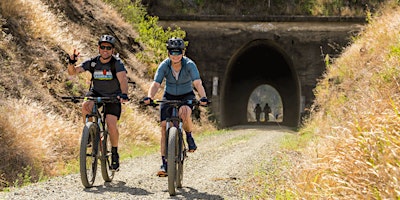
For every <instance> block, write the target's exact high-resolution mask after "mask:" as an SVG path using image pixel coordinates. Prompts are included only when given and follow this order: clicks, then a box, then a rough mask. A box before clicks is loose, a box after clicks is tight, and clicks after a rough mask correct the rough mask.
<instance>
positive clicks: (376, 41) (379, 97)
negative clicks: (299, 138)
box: [293, 1, 400, 199]
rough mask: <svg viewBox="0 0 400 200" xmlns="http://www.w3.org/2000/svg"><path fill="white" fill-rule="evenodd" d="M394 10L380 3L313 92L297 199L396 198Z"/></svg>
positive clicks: (399, 146) (399, 193)
mask: <svg viewBox="0 0 400 200" xmlns="http://www.w3.org/2000/svg"><path fill="white" fill-rule="evenodd" d="M399 30H400V6H399V4H398V2H396V1H388V3H387V5H386V7H385V8H384V9H382V11H380V12H378V13H377V16H376V17H375V18H373V20H372V22H371V23H370V24H369V25H368V26H367V27H366V28H365V31H363V33H362V34H361V35H360V36H359V38H355V41H354V43H353V44H352V45H351V46H349V47H348V48H347V49H345V51H344V53H343V54H342V56H341V57H340V58H338V59H336V60H334V62H333V64H332V65H328V68H327V71H326V74H325V76H324V78H323V79H322V80H320V81H319V83H318V86H317V88H316V90H315V94H316V100H315V103H314V107H313V111H312V113H311V118H310V120H309V122H308V123H307V124H306V126H305V127H304V128H303V129H302V131H301V132H302V133H312V134H315V139H316V141H315V142H312V143H311V144H310V145H309V148H308V149H307V151H306V152H305V155H304V156H305V158H304V159H305V160H304V162H303V164H302V165H299V166H298V167H297V168H296V169H294V173H293V174H294V175H295V177H296V179H295V184H294V185H295V190H294V193H295V194H296V195H297V196H299V197H301V198H304V199H338V198H339V199H399V198H400V190H399V188H400V182H399V178H400V157H399V154H400V135H399V133H400V90H399V89H400V34H399Z"/></svg>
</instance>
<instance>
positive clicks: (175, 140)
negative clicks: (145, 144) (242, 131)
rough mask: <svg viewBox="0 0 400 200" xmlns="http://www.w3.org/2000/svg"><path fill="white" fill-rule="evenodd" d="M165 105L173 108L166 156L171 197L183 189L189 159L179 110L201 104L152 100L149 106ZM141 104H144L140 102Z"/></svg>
mask: <svg viewBox="0 0 400 200" xmlns="http://www.w3.org/2000/svg"><path fill="white" fill-rule="evenodd" d="M161 103H165V104H169V105H171V107H172V114H171V117H169V118H167V119H166V122H167V127H166V130H167V131H166V137H165V144H166V145H165V146H166V148H165V151H166V152H165V155H167V169H168V170H167V175H168V192H169V195H170V196H175V195H176V191H175V189H176V188H182V180H183V162H184V160H185V158H186V157H187V151H188V149H187V148H186V145H185V142H184V140H183V129H182V125H183V122H182V119H181V118H179V115H178V110H179V107H180V106H182V105H199V104H200V102H199V101H197V100H196V99H193V100H152V101H151V102H150V104H148V105H147V106H153V107H156V106H157V105H159V104H161ZM140 104H144V102H143V101H140Z"/></svg>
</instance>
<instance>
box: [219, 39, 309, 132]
mask: <svg viewBox="0 0 400 200" xmlns="http://www.w3.org/2000/svg"><path fill="white" fill-rule="evenodd" d="M227 69H228V70H227V71H226V74H225V80H224V82H223V85H222V87H223V89H222V90H221V91H223V92H222V93H221V125H222V126H223V127H230V126H235V125H244V124H248V121H247V104H248V100H249V97H250V95H251V93H252V92H253V90H254V89H255V88H257V87H258V86H259V85H263V84H268V85H270V86H272V87H273V88H274V89H276V90H277V91H278V93H279V95H280V97H281V100H282V112H283V113H282V114H283V119H282V122H281V124H283V125H286V126H290V127H297V126H298V125H299V121H300V94H301V91H300V83H299V79H298V76H297V73H296V71H295V70H294V68H293V63H292V61H291V59H290V56H289V55H287V54H286V53H285V52H284V51H283V49H282V48H280V47H279V46H278V45H277V44H275V43H274V42H273V41H269V40H254V41H251V42H249V43H247V44H245V45H243V46H242V47H241V48H240V49H239V50H238V51H237V52H236V53H235V54H234V55H233V56H232V58H231V59H230V61H229V63H228V68H227Z"/></svg>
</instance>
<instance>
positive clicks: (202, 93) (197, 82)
mask: <svg viewBox="0 0 400 200" xmlns="http://www.w3.org/2000/svg"><path fill="white" fill-rule="evenodd" d="M193 84H194V87H195V88H196V90H197V92H198V93H199V96H200V98H202V97H207V94H206V90H205V89H204V87H203V83H202V81H201V80H195V81H194V82H193Z"/></svg>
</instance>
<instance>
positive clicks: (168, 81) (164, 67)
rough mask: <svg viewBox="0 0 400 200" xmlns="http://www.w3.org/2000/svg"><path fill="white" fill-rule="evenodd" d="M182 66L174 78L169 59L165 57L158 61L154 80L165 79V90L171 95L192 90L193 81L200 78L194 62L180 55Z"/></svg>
mask: <svg viewBox="0 0 400 200" xmlns="http://www.w3.org/2000/svg"><path fill="white" fill-rule="evenodd" d="M181 62H182V68H181V70H180V72H179V76H178V79H176V78H175V77H174V75H173V72H172V70H173V69H172V65H171V60H170V59H169V58H167V59H165V60H164V61H162V62H161V63H160V65H159V66H158V68H157V71H156V74H155V76H154V81H155V82H157V83H160V84H161V83H162V82H163V80H164V79H165V92H167V93H168V94H171V95H183V94H187V93H189V92H192V91H193V81H195V80H198V79H200V73H199V70H198V69H197V66H196V64H195V63H194V62H193V61H192V60H191V59H190V58H187V57H182V60H181Z"/></svg>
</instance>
